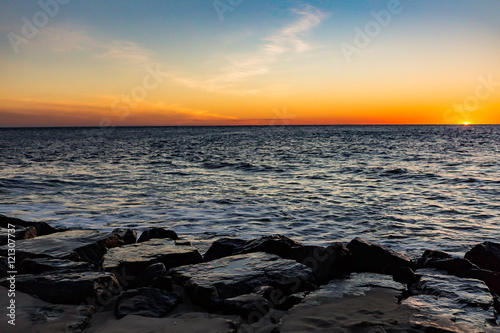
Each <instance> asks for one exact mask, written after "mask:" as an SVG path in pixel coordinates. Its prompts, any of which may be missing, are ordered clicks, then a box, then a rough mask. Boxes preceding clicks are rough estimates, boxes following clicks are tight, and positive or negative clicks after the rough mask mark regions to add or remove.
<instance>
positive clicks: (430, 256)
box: [417, 250, 453, 268]
mask: <svg viewBox="0 0 500 333" xmlns="http://www.w3.org/2000/svg"><path fill="white" fill-rule="evenodd" d="M452 258H453V256H452V255H451V254H448V253H446V252H442V251H435V250H425V251H424V253H423V254H422V256H421V257H420V258H419V259H418V260H417V267H419V268H425V267H427V264H428V263H429V262H430V261H436V260H443V259H452Z"/></svg>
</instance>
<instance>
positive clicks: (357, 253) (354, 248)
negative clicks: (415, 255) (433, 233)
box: [347, 238, 413, 275]
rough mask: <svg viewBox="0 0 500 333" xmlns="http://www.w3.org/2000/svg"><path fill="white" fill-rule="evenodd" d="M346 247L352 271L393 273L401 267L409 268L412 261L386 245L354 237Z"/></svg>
mask: <svg viewBox="0 0 500 333" xmlns="http://www.w3.org/2000/svg"><path fill="white" fill-rule="evenodd" d="M347 248H348V249H349V250H350V251H351V254H352V270H353V271H354V272H372V273H380V274H389V275H394V274H396V273H398V272H399V271H400V269H401V268H405V267H408V268H411V267H412V266H413V264H412V261H411V260H410V259H409V258H408V257H406V256H405V255H403V254H401V253H398V252H396V251H394V250H392V249H390V248H388V247H385V246H382V245H379V244H376V243H372V242H369V241H367V240H364V239H361V238H355V239H354V240H352V241H351V242H350V243H349V244H347Z"/></svg>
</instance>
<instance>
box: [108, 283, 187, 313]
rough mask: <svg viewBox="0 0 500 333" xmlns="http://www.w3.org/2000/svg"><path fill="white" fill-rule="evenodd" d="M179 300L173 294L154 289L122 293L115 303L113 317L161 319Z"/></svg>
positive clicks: (178, 297) (176, 295)
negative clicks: (135, 316)
mask: <svg viewBox="0 0 500 333" xmlns="http://www.w3.org/2000/svg"><path fill="white" fill-rule="evenodd" d="M180 302H181V298H180V296H179V295H178V294H176V293H174V292H169V291H165V290H160V289H154V288H139V289H132V290H129V291H125V292H123V293H122V294H121V295H120V296H119V297H118V300H117V301H116V308H115V315H116V317H117V318H118V319H121V318H123V317H125V316H127V315H140V316H144V317H153V318H161V317H163V316H165V315H167V314H169V313H170V312H171V311H172V310H174V309H175V308H176V307H177V305H178V304H179V303H180Z"/></svg>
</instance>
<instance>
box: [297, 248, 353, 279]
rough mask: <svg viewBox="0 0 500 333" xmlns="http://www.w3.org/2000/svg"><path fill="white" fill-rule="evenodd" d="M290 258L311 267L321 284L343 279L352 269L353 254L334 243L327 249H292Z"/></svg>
mask: <svg viewBox="0 0 500 333" xmlns="http://www.w3.org/2000/svg"><path fill="white" fill-rule="evenodd" d="M288 257H289V258H290V259H293V260H295V261H297V262H300V263H302V264H304V265H306V266H308V267H311V269H312V270H313V274H314V277H315V278H316V281H318V283H319V284H325V283H328V281H330V280H331V279H333V278H337V277H342V276H343V275H345V274H346V273H348V272H349V269H350V260H351V253H350V251H349V250H348V249H347V248H346V247H345V246H344V245H343V244H341V243H334V244H332V245H330V246H328V247H327V248H326V249H325V248H322V247H319V246H296V247H293V248H291V250H290V252H289V254H288Z"/></svg>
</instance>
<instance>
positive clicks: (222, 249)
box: [203, 238, 249, 261]
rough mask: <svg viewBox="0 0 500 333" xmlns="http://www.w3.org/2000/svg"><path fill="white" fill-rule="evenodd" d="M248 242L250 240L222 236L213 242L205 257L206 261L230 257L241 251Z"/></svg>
mask: <svg viewBox="0 0 500 333" xmlns="http://www.w3.org/2000/svg"><path fill="white" fill-rule="evenodd" d="M248 243H249V241H248V240H243V239H234V238H221V239H218V240H216V241H215V242H213V244H212V246H210V248H209V249H208V251H207V252H206V253H205V255H204V256H203V258H204V259H205V261H212V260H216V259H220V258H224V257H229V256H232V255H234V254H236V253H238V252H239V251H241V249H243V248H244V247H245V245H247V244H248Z"/></svg>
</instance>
